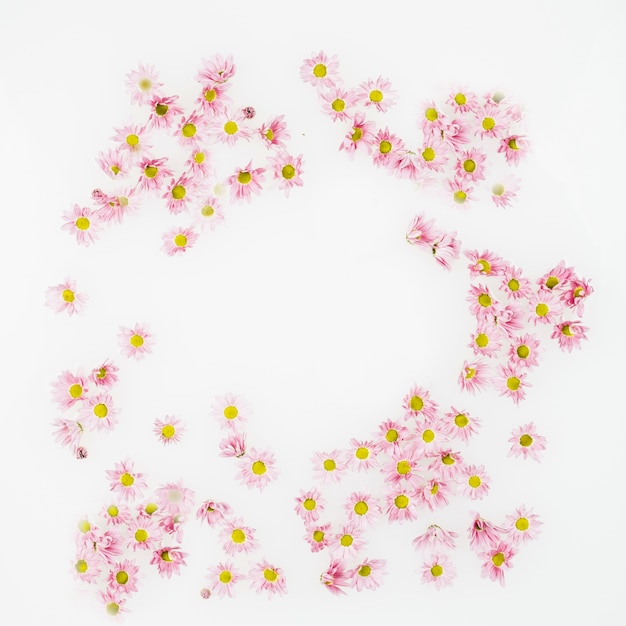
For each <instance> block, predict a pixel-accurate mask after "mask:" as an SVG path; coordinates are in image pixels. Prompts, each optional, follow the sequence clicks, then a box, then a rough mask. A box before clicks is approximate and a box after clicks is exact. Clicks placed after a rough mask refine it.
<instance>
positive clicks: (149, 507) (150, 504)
mask: <svg viewBox="0 0 626 626" xmlns="http://www.w3.org/2000/svg"><path fill="white" fill-rule="evenodd" d="M158 508H159V507H158V506H157V505H156V504H155V503H154V502H148V504H146V506H145V508H144V511H145V512H146V513H147V514H148V515H152V514H153V513H154V512H155V511H156V510H157V509H158Z"/></svg>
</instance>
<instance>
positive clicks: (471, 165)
mask: <svg viewBox="0 0 626 626" xmlns="http://www.w3.org/2000/svg"><path fill="white" fill-rule="evenodd" d="M463 169H464V170H465V171H466V172H468V173H469V174H471V173H472V172H473V171H474V170H475V169H476V161H474V160H472V159H466V160H465V161H463Z"/></svg>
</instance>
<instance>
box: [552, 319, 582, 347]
mask: <svg viewBox="0 0 626 626" xmlns="http://www.w3.org/2000/svg"><path fill="white" fill-rule="evenodd" d="M588 330H589V328H587V326H583V325H582V324H581V323H580V322H578V321H569V320H566V321H563V322H561V323H560V324H557V325H556V326H555V327H554V330H553V331H552V334H551V335H550V337H551V338H552V339H557V340H558V342H559V347H560V348H561V350H563V352H565V351H566V350H567V352H571V351H572V350H573V349H574V348H581V347H582V346H581V341H582V340H583V339H584V340H586V339H587V335H586V332H587V331H588Z"/></svg>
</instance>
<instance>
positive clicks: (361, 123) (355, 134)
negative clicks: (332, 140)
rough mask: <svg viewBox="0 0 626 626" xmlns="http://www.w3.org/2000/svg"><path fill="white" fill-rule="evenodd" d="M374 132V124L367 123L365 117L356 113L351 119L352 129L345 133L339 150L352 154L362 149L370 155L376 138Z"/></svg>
mask: <svg viewBox="0 0 626 626" xmlns="http://www.w3.org/2000/svg"><path fill="white" fill-rule="evenodd" d="M375 132H376V126H375V124H374V122H368V121H367V120H366V119H365V115H363V114H362V113H356V114H355V115H354V117H353V118H352V127H351V128H350V130H349V131H348V132H347V133H346V135H345V137H344V140H343V141H342V142H341V145H340V146H339V150H346V151H347V152H348V153H350V154H353V153H354V152H355V151H356V150H358V149H360V148H363V149H365V150H366V151H367V152H368V153H370V152H371V151H372V146H373V145H374V141H375V138H376V135H375Z"/></svg>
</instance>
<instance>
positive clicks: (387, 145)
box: [378, 139, 393, 154]
mask: <svg viewBox="0 0 626 626" xmlns="http://www.w3.org/2000/svg"><path fill="white" fill-rule="evenodd" d="M392 147H393V146H392V145H391V142H389V141H386V140H384V139H383V141H381V142H380V146H379V147H378V150H379V151H380V153H381V154H387V153H388V152H391V148H392Z"/></svg>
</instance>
